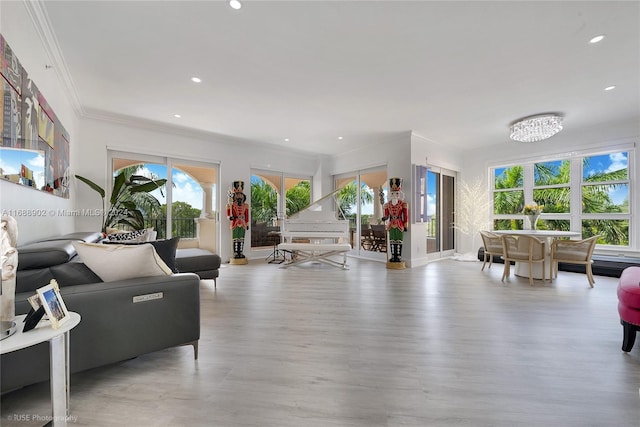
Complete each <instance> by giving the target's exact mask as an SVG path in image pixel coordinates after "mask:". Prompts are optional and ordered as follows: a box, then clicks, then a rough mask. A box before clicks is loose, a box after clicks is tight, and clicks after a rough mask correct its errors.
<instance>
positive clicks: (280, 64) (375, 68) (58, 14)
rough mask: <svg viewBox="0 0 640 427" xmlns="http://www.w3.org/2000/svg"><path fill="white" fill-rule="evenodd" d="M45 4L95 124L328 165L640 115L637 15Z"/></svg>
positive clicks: (317, 5) (575, 5) (323, 4)
mask: <svg viewBox="0 0 640 427" xmlns="http://www.w3.org/2000/svg"><path fill="white" fill-rule="evenodd" d="M44 4H45V9H46V13H47V15H48V18H49V20H50V25H51V27H52V29H53V31H54V33H55V35H56V37H57V42H58V44H59V47H60V50H61V52H62V55H63V57H64V60H65V62H66V65H67V68H68V70H69V72H70V77H71V79H72V81H73V85H74V86H75V89H76V91H77V98H78V99H79V101H80V103H81V105H82V110H83V112H84V113H85V114H87V115H89V116H110V115H118V116H120V117H122V116H124V117H127V118H133V119H146V120H152V121H157V122H163V123H168V124H173V125H176V126H180V127H186V128H190V129H197V130H201V131H206V132H213V133H217V134H222V135H228V136H233V137H237V138H243V139H248V140H253V141H259V142H264V143H271V144H279V145H283V146H288V147H296V148H298V149H302V150H305V151H312V152H316V153H324V154H337V153H340V152H342V151H345V150H348V149H350V148H352V147H362V146H365V145H366V144H367V143H371V142H373V141H377V140H378V139H379V138H380V137H384V136H388V135H390V134H395V133H399V132H406V131H413V132H415V133H417V134H419V135H421V136H423V137H425V138H428V139H430V140H432V141H435V142H438V143H441V144H447V145H451V146H454V147H460V148H463V149H464V148H478V147H482V146H486V145H493V144H499V143H504V142H507V141H508V140H509V138H508V125H509V123H510V122H512V121H513V120H515V119H518V118H521V117H524V116H528V115H532V114H538V113H545V112H560V113H562V114H564V115H565V129H578V128H581V127H586V126H594V125H595V126H597V125H599V124H606V123H609V122H612V121H619V120H623V119H625V120H629V119H634V118H639V117H640V85H639V79H640V77H639V76H640V7H639V5H640V3H639V2H637V1H634V2H613V1H603V2H595V1H565V2H559V1H554V2H535V1H532V2H515V1H514V2H504V1H496V2H484V1H470V2H458V1H453V2H452V1H449V2H436V1H409V2H398V1H351V2H342V1H280V2H273V1H245V2H244V7H243V8H242V9H241V10H239V11H235V10H233V9H231V8H230V7H229V6H228V4H227V2H226V1H139V2H133V1H104V2H101V1H83V2H78V1H47V2H44ZM602 33H604V34H606V35H607V37H606V38H605V40H604V41H603V42H601V43H598V44H589V43H588V41H589V39H590V38H591V37H593V36H595V35H597V34H602ZM192 76H198V77H200V78H201V79H202V83H200V84H195V83H192V82H191V81H190V78H191V77H192ZM609 85H616V86H617V88H616V89H615V90H612V91H608V92H605V91H604V90H603V89H604V88H605V87H606V86H609ZM174 114H180V115H181V116H182V117H181V118H180V119H177V118H175V117H174ZM338 136H342V137H343V138H344V139H343V140H338ZM285 138H289V142H285V141H284V139H285Z"/></svg>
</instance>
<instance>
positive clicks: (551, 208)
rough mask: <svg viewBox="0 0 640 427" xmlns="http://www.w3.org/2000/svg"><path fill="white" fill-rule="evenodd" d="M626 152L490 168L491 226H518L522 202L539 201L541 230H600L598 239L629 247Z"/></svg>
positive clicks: (589, 233) (592, 232) (587, 232)
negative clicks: (541, 209)
mask: <svg viewBox="0 0 640 427" xmlns="http://www.w3.org/2000/svg"><path fill="white" fill-rule="evenodd" d="M629 156H630V152H628V151H625V150H621V151H612V152H606V153H596V154H591V153H589V154H585V155H579V156H571V157H569V158H564V159H563V158H559V159H554V160H545V161H541V162H540V161H531V162H522V163H521V164H519V165H506V166H501V167H494V168H491V172H490V176H491V177H492V178H493V225H494V228H495V229H497V230H509V229H511V230H518V229H522V228H523V227H525V226H527V225H528V224H526V223H525V222H524V221H523V215H522V209H523V207H524V205H525V204H530V203H536V204H539V205H543V206H544V209H543V213H542V216H541V218H540V220H539V221H538V228H539V229H541V230H573V231H579V232H581V233H582V237H583V238H586V237H590V236H594V235H600V238H599V239H598V244H600V245H611V246H623V247H625V246H626V247H629V246H630V242H629V235H630V233H629V227H630V221H631V212H630V207H629V206H630V204H629V198H630V194H632V189H631V185H632V183H631V182H630V180H629V163H630V162H629Z"/></svg>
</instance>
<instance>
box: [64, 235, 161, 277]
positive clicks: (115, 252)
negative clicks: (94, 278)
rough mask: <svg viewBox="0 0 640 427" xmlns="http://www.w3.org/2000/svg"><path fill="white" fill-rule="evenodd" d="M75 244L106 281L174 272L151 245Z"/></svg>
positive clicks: (85, 259)
mask: <svg viewBox="0 0 640 427" xmlns="http://www.w3.org/2000/svg"><path fill="white" fill-rule="evenodd" d="M73 246H74V247H75V248H76V251H77V252H78V255H79V256H80V258H81V259H82V261H83V262H84V263H85V264H86V265H87V267H89V268H90V269H91V270H93V272H94V273H96V274H97V275H98V276H99V277H100V278H101V279H102V280H103V281H105V282H113V281H116V280H124V279H132V278H135V277H152V276H166V275H171V274H172V273H173V272H172V271H171V269H170V268H169V267H167V264H165V263H164V261H162V258H160V256H159V255H158V253H157V252H156V250H155V248H154V247H153V246H151V245H103V244H100V243H83V242H73Z"/></svg>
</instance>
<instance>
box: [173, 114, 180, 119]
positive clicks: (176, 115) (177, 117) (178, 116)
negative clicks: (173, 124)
mask: <svg viewBox="0 0 640 427" xmlns="http://www.w3.org/2000/svg"><path fill="white" fill-rule="evenodd" d="M173 117H175V118H176V119H179V118H180V117H182V116H181V115H180V114H174V115H173Z"/></svg>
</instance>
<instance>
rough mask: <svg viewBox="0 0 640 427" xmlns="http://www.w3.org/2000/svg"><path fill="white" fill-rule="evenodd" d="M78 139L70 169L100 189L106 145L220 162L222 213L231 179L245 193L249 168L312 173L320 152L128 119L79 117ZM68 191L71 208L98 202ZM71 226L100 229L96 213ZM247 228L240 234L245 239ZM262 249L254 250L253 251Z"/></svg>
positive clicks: (225, 231)
mask: <svg viewBox="0 0 640 427" xmlns="http://www.w3.org/2000/svg"><path fill="white" fill-rule="evenodd" d="M80 135H81V139H82V144H78V145H76V146H75V147H74V148H75V149H76V154H77V161H76V162H75V164H74V173H75V174H78V175H82V176H84V177H86V178H89V179H91V180H92V181H94V182H95V183H97V184H99V185H101V186H102V187H103V188H106V187H107V182H108V181H107V180H108V179H109V176H110V171H109V170H108V168H109V165H108V164H107V151H108V150H109V149H112V150H118V151H128V152H133V153H141V154H152V155H157V156H163V157H174V158H180V159H188V160H197V161H200V162H209V163H215V164H218V165H219V167H220V183H219V185H218V189H219V194H218V197H217V200H218V202H219V204H220V205H219V206H218V207H217V210H219V211H221V212H224V204H225V203H226V200H227V197H226V194H227V191H228V189H229V188H230V187H231V183H232V182H233V181H244V182H245V192H246V193H247V196H248V195H249V183H250V182H251V169H252V168H259V169H262V170H273V171H277V172H284V173H291V174H298V175H308V176H317V173H318V170H319V167H320V157H319V156H317V155H315V154H306V153H301V152H293V151H291V150H284V149H281V148H278V147H275V146H268V145H258V144H254V143H251V142H248V141H241V140H233V139H229V138H225V137H222V136H218V135H214V134H209V133H200V132H196V131H189V130H184V129H178V128H174V127H170V126H166V125H162V124H158V123H151V122H143V121H139V122H135V123H134V122H130V123H117V122H115V121H112V122H110V121H105V120H97V119H89V118H83V119H81V121H80ZM71 190H72V191H73V192H74V193H75V194H77V195H78V197H77V199H76V209H80V210H81V209H93V208H99V207H100V198H99V196H98V195H97V194H96V193H95V192H94V191H93V190H91V189H90V188H89V187H88V186H86V185H84V184H83V183H81V182H78V181H77V180H75V179H74V180H73V185H72V188H71ZM220 221H221V224H222V229H221V233H220V234H221V242H220V245H219V248H220V251H219V252H220V256H221V257H222V259H223V260H225V261H228V259H229V257H230V255H231V244H230V231H229V228H228V220H227V219H226V218H225V217H224V215H223V214H222V217H221V218H220ZM76 229H78V230H96V229H98V230H99V229H100V218H96V217H77V218H76ZM250 233H251V229H249V232H248V234H247V236H246V242H247V243H248V242H250V237H251V235H250ZM249 251H250V245H248V244H245V251H244V253H245V255H247V256H250V253H249ZM262 255H263V254H262V253H260V254H259V256H260V257H262V258H264V256H262Z"/></svg>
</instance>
